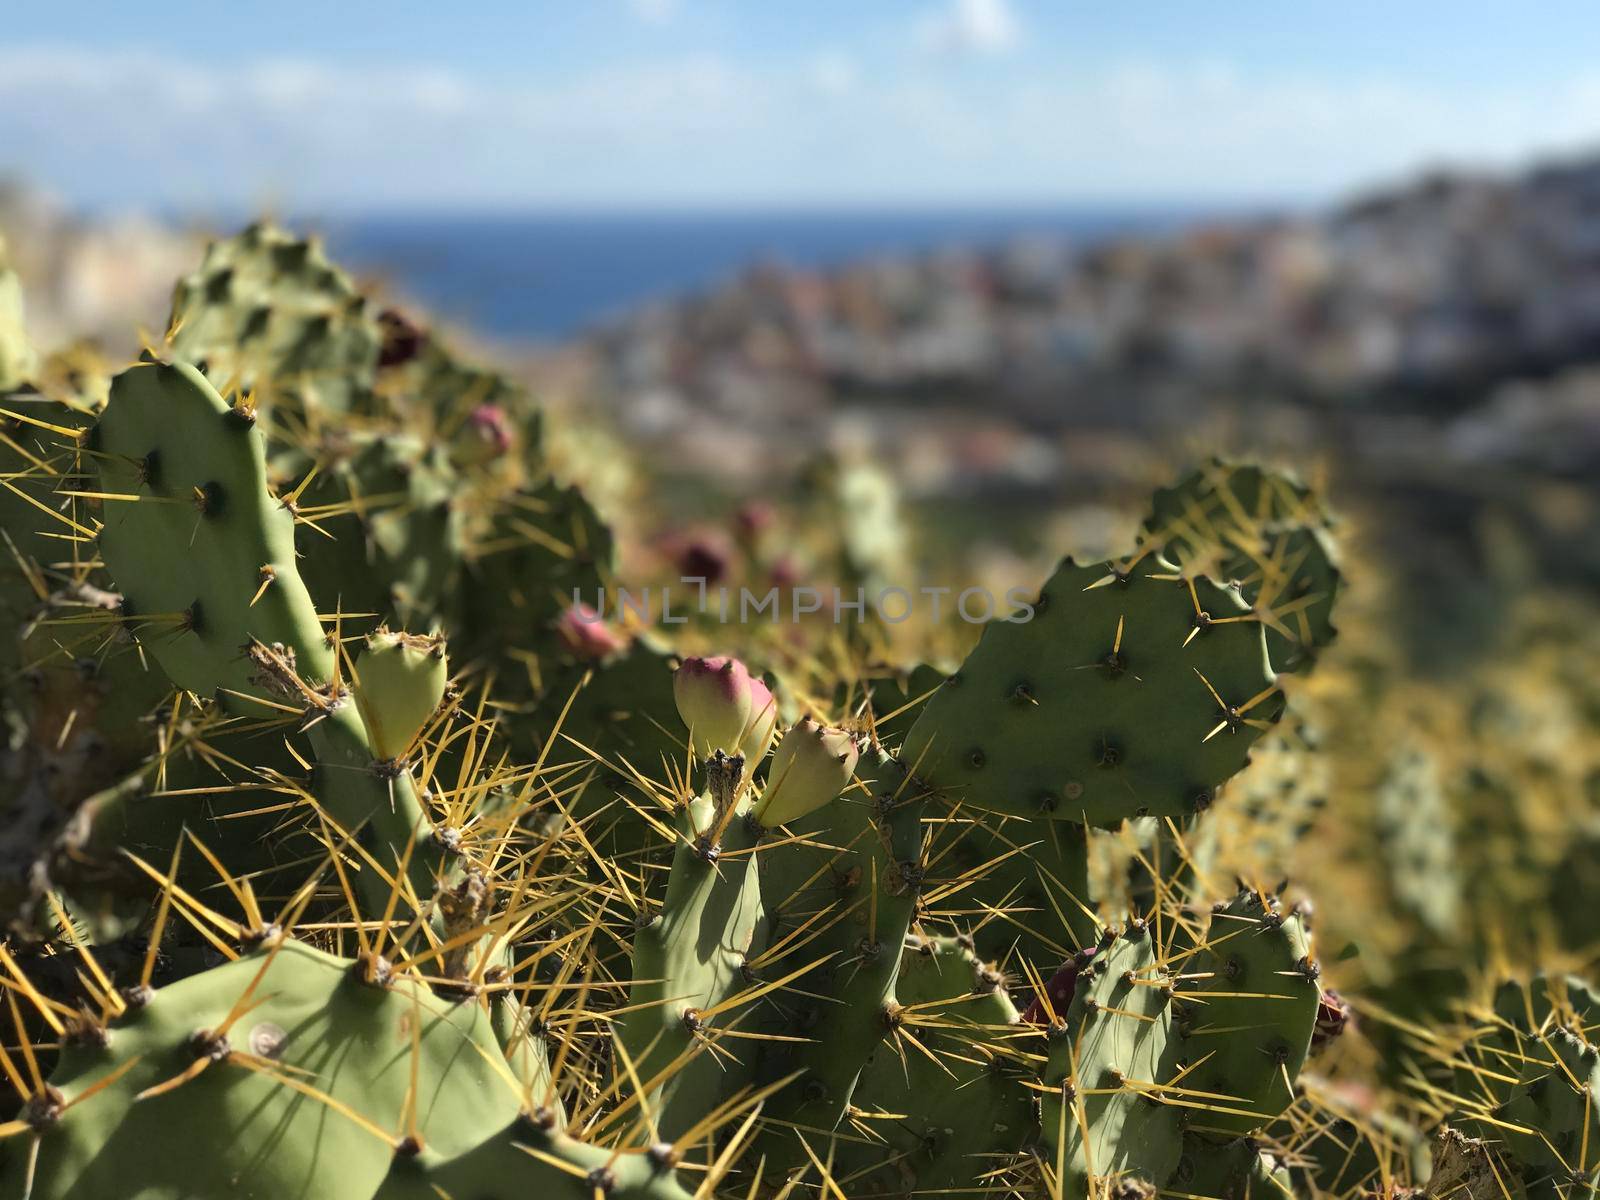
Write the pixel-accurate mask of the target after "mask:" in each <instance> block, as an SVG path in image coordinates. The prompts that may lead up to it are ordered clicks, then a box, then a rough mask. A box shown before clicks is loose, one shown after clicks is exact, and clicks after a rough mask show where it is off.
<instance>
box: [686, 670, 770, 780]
mask: <svg viewBox="0 0 1600 1200" xmlns="http://www.w3.org/2000/svg"><path fill="white" fill-rule="evenodd" d="M762 690H763V691H766V687H765V685H762ZM768 695H769V696H770V695H771V693H770V692H769V693H768ZM672 698H673V699H674V700H676V701H677V703H678V715H679V716H680V717H682V718H683V723H684V724H685V725H687V726H688V727H689V736H690V737H691V738H692V739H693V742H694V752H695V754H696V755H697V756H698V757H700V758H710V757H711V754H712V752H713V751H716V750H721V751H723V752H724V753H727V754H733V753H735V752H736V751H738V750H739V749H740V747H741V746H742V745H743V744H744V741H745V735H746V733H747V732H748V731H750V729H751V718H752V716H753V715H754V702H755V696H754V695H753V693H752V691H751V680H750V672H749V671H748V670H746V669H745V665H744V664H743V663H742V662H740V661H739V660H738V659H737V658H728V657H726V656H722V657H718V658H686V659H684V660H683V663H682V665H681V666H679V667H678V670H677V672H676V673H675V674H674V675H673V677H672Z"/></svg>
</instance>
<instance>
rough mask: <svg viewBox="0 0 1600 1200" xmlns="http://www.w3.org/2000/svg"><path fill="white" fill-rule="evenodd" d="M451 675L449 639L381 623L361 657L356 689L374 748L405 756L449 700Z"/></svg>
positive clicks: (389, 756) (354, 681) (390, 755)
mask: <svg viewBox="0 0 1600 1200" xmlns="http://www.w3.org/2000/svg"><path fill="white" fill-rule="evenodd" d="M449 679H450V666H449V663H448V661H447V660H446V658H445V649H444V639H443V638H440V637H423V636H420V635H418V634H414V633H391V632H390V631H389V630H387V629H384V628H382V627H380V628H379V629H378V631H377V632H376V633H372V634H369V635H368V637H367V644H366V649H364V650H363V651H362V652H361V656H360V657H359V658H358V659H356V661H355V666H354V677H353V679H352V681H351V691H352V692H353V693H354V694H355V700H356V709H357V711H359V712H360V713H361V723H362V724H363V725H365V726H366V729H367V742H368V744H369V745H371V747H372V752H373V753H374V754H375V755H377V756H378V758H380V759H383V760H393V759H397V758H399V757H401V756H402V755H403V754H405V753H406V751H407V750H408V749H409V748H410V746H411V744H412V742H414V741H415V740H416V738H417V735H418V734H420V733H421V732H422V728H423V726H424V725H426V724H427V722H428V718H429V717H431V716H433V714H434V711H435V710H436V709H437V708H438V707H439V704H440V702H441V701H442V700H443V699H444V689H445V685H446V684H447V683H448V682H449Z"/></svg>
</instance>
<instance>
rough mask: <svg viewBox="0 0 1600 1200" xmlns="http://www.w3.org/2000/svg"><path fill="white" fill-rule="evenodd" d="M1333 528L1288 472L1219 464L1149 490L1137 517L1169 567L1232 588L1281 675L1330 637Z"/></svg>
mask: <svg viewBox="0 0 1600 1200" xmlns="http://www.w3.org/2000/svg"><path fill="white" fill-rule="evenodd" d="M1333 528H1334V524H1333V521H1332V520H1331V518H1330V517H1329V516H1328V514H1327V512H1326V510H1325V509H1324V508H1323V507H1322V505H1321V503H1320V502H1319V501H1318V499H1317V497H1316V496H1315V494H1314V493H1313V492H1312V490H1311V489H1310V488H1309V487H1307V486H1306V485H1305V484H1304V483H1302V482H1301V481H1300V480H1299V479H1297V478H1295V477H1294V476H1293V475H1291V474H1288V473H1287V472H1282V471H1274V470H1270V469H1267V468H1264V467H1261V466H1259V465H1257V464H1254V463H1231V462H1227V461H1225V460H1223V459H1214V460H1212V461H1211V462H1210V463H1208V464H1207V465H1205V466H1203V467H1200V468H1198V469H1196V470H1194V471H1192V472H1190V473H1189V474H1188V475H1186V476H1184V478H1182V479H1181V480H1179V481H1178V483H1176V484H1175V485H1173V486H1172V487H1170V488H1163V489H1161V490H1159V491H1157V492H1156V494H1155V497H1154V499H1153V501H1152V504H1151V510H1150V515H1149V516H1148V517H1146V518H1145V531H1146V534H1147V535H1148V536H1149V538H1150V540H1151V542H1152V543H1153V544H1154V545H1156V546H1158V547H1160V548H1161V549H1162V551H1163V552H1164V553H1167V554H1170V555H1171V556H1172V557H1173V558H1174V560H1175V561H1178V562H1181V563H1182V564H1184V566H1185V568H1188V569H1193V570H1200V571H1207V572H1213V573H1215V575H1216V576H1217V578H1220V579H1226V580H1230V581H1235V582H1237V583H1238V584H1239V586H1240V588H1241V590H1242V592H1243V594H1244V597H1245V599H1246V600H1247V601H1248V602H1249V603H1250V605H1251V607H1252V608H1253V609H1254V610H1255V611H1256V612H1257V613H1259V614H1261V618H1262V622H1263V624H1264V625H1265V626H1266V629H1267V645H1268V648H1269V650H1270V651H1271V654H1272V663H1273V666H1274V667H1275V668H1276V669H1277V670H1279V671H1282V672H1291V671H1299V670H1302V669H1304V668H1306V667H1309V666H1310V665H1311V664H1312V663H1313V662H1314V661H1315V659H1316V656H1317V654H1318V653H1319V652H1320V651H1321V650H1322V649H1323V648H1324V647H1325V646H1327V645H1328V644H1329V643H1330V642H1331V641H1333V638H1334V636H1335V634H1336V632H1337V631H1336V630H1335V628H1334V625H1333V609H1334V603H1335V601H1336V600H1337V598H1338V594H1339V589H1340V587H1341V585H1342V577H1341V574H1340V570H1339V566H1338V563H1337V560H1336V551H1335V548H1334V542H1333V538H1332V530H1333Z"/></svg>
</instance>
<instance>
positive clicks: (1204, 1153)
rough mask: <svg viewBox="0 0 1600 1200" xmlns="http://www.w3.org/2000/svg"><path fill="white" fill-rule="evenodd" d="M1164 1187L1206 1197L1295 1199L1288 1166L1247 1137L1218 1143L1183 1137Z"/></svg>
mask: <svg viewBox="0 0 1600 1200" xmlns="http://www.w3.org/2000/svg"><path fill="white" fill-rule="evenodd" d="M1167 1186H1168V1188H1169V1190H1170V1191H1172V1192H1174V1193H1181V1194H1183V1195H1185V1196H1195V1197H1205V1198H1206V1200H1295V1191H1294V1185H1293V1183H1292V1181H1291V1180H1290V1177H1289V1169H1288V1168H1287V1167H1286V1166H1285V1165H1284V1164H1283V1163H1281V1162H1280V1161H1278V1159H1277V1158H1275V1157H1274V1156H1273V1155H1271V1154H1269V1153H1267V1152H1265V1151H1263V1150H1262V1149H1261V1148H1260V1147H1259V1146H1258V1145H1257V1144H1256V1143H1255V1141H1253V1140H1252V1139H1250V1138H1240V1139H1239V1140H1238V1141H1233V1142H1228V1143H1225V1144H1224V1145H1221V1146H1218V1145H1216V1144H1214V1143H1212V1142H1208V1141H1205V1140H1203V1139H1201V1138H1194V1137H1190V1138H1185V1139H1184V1142H1183V1156H1182V1157H1181V1158H1180V1159H1179V1160H1178V1167H1177V1170H1176V1171H1174V1172H1173V1175H1172V1179H1171V1181H1170V1182H1169V1183H1168V1185H1167Z"/></svg>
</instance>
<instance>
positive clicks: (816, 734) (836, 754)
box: [752, 718, 859, 829]
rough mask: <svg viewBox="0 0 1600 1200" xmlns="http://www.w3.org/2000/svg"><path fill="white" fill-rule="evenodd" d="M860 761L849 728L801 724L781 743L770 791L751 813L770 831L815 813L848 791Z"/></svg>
mask: <svg viewBox="0 0 1600 1200" xmlns="http://www.w3.org/2000/svg"><path fill="white" fill-rule="evenodd" d="M858 757H859V751H858V750H857V748H856V744H855V741H854V740H853V739H852V738H851V737H850V735H849V734H848V733H846V732H845V731H844V730H842V729H829V728H826V727H825V726H822V725H819V724H817V723H816V722H815V721H813V720H811V719H809V718H807V719H806V720H804V721H801V722H800V724H798V725H796V726H795V727H794V728H792V729H790V730H789V732H788V733H786V734H784V735H783V739H782V740H781V741H779V743H778V749H777V750H776V751H775V752H774V753H773V755H772V769H771V770H770V771H769V772H768V774H767V788H766V791H765V792H764V793H763V794H762V797H761V801H760V803H758V804H757V805H756V806H755V809H754V811H753V813H752V815H753V816H754V817H755V819H756V821H757V822H758V823H760V824H761V825H764V826H765V827H766V828H768V829H771V828H773V827H774V826H777V825H782V824H784V823H786V822H788V821H795V820H798V819H799V818H801V817H803V816H805V815H806V814H807V813H812V812H815V811H816V810H817V809H819V808H821V807H822V806H823V805H824V804H828V803H830V802H831V801H833V800H834V799H836V798H837V797H838V795H839V793H840V792H842V791H844V789H845V786H846V785H847V784H848V783H849V782H850V776H851V775H853V774H854V773H855V769H856V759H857V758H858Z"/></svg>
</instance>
